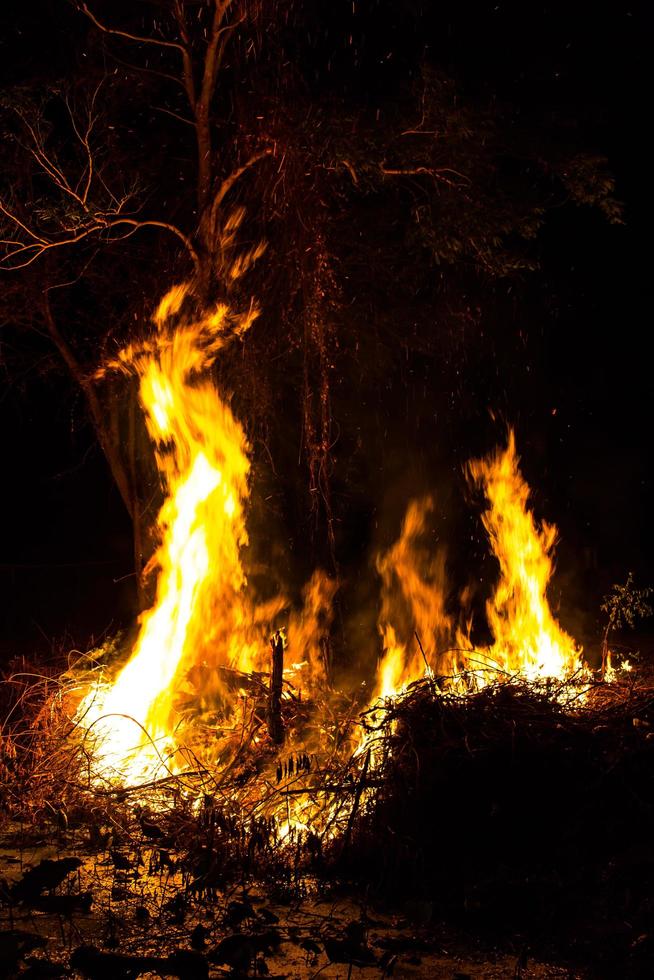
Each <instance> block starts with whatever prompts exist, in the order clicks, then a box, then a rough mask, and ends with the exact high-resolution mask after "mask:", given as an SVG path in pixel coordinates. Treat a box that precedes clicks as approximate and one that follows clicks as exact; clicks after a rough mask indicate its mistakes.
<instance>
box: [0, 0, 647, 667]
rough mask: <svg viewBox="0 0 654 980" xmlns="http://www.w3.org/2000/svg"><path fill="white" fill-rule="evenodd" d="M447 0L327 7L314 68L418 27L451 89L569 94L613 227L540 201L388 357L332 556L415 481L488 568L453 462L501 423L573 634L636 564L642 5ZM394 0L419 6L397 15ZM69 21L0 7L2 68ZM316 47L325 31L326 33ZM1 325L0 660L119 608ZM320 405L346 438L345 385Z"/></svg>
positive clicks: (383, 518) (536, 96)
mask: <svg viewBox="0 0 654 980" xmlns="http://www.w3.org/2000/svg"><path fill="white" fill-rule="evenodd" d="M318 6H319V5H318ZM434 6H435V7H436V6H438V7H439V8H440V5H434ZM455 6H456V10H455V11H452V10H447V11H445V10H444V9H434V10H432V9H431V7H430V5H427V4H423V5H421V4H410V5H408V6H407V4H405V3H404V2H400V0H396V2H395V3H390V2H387V3H369V4H359V3H357V4H355V5H353V6H352V5H351V4H350V3H347V4H344V5H343V10H342V13H343V17H347V18H349V17H350V16H351V20H352V23H351V27H352V30H353V32H354V37H355V42H354V47H355V48H357V46H358V49H359V51H360V59H359V64H358V66H356V65H353V63H352V61H351V59H350V60H348V59H346V58H345V57H343V59H342V64H341V63H340V62H339V59H338V57H337V56H335V68H334V71H335V72H337V73H338V72H341V73H342V76H343V78H347V79H349V81H350V82H351V84H352V86H353V87H354V88H356V86H357V85H358V86H365V85H368V84H373V83H374V84H378V85H380V86H388V85H392V75H391V76H388V77H387V76H384V75H383V72H384V71H387V70H388V71H391V72H392V71H398V72H400V73H401V72H402V71H405V70H409V69H410V68H411V65H412V64H413V63H414V62H415V61H416V59H418V58H419V57H420V56H421V53H422V48H423V46H424V45H427V46H428V47H429V49H430V52H431V57H432V59H433V60H435V61H436V62H437V63H440V64H442V65H443V68H444V69H445V70H446V71H448V72H451V73H453V74H455V75H456V76H457V77H458V78H461V79H462V80H464V82H465V84H466V85H467V86H468V87H469V88H473V89H474V87H475V86H477V87H479V88H480V89H484V90H488V89H491V90H494V91H496V92H497V93H498V95H499V97H501V98H507V99H511V100H513V101H516V102H519V103H520V104H521V105H522V106H523V107H525V111H527V112H528V111H529V108H530V107H532V108H533V110H534V113H536V112H537V110H538V109H539V108H540V107H541V106H542V104H544V103H547V104H553V105H557V106H558V107H559V108H560V109H566V108H567V107H569V108H570V109H571V111H572V110H573V109H574V111H575V113H576V117H577V118H578V119H579V120H580V123H579V126H580V129H581V133H580V135H581V137H582V140H581V142H582V143H586V144H588V145H589V146H592V147H594V148H597V150H598V151H600V152H602V153H604V154H606V156H607V157H608V159H609V161H610V166H611V168H612V170H613V173H614V174H615V177H616V180H617V196H618V198H620V199H621V200H622V201H623V202H624V205H625V212H624V217H625V224H624V226H611V225H609V224H607V223H606V222H605V221H604V220H603V219H602V218H601V216H599V215H597V214H594V213H592V212H590V211H584V210H576V211H571V210H569V209H562V210H561V212H560V213H558V214H554V215H552V216H551V217H550V219H549V221H548V224H547V227H546V230H545V232H544V234H543V235H542V238H541V267H540V269H539V270H538V271H536V272H535V273H533V274H532V275H531V276H530V277H526V278H524V279H523V280H522V281H521V282H520V284H519V287H517V286H516V285H514V284H510V283H506V282H503V283H500V284H498V285H496V286H495V287H494V288H493V289H491V290H486V291H485V293H484V294H483V298H481V299H479V300H478V302H480V303H482V304H483V308H482V310H481V316H480V317H479V323H478V326H476V327H475V328H474V329H471V330H470V331H469V333H466V331H465V330H463V331H462V332H461V333H460V334H458V335H457V336H456V337H453V338H452V341H451V344H450V348H449V349H448V350H446V351H445V353H444V354H443V356H440V357H439V358H438V359H437V360H435V358H434V356H433V355H429V356H424V357H421V356H420V355H418V354H415V353H411V355H410V356H409V355H408V354H407V357H406V359H405V363H404V365H403V366H402V368H401V370H400V369H398V370H397V371H395V372H390V373H389V379H388V393H389V395H388V397H389V401H390V402H392V405H393V410H391V411H389V426H388V427H387V429H386V435H385V437H384V438H383V439H382V440H381V442H380V443H379V444H377V443H376V442H375V440H374V439H372V440H371V441H370V453H371V454H374V453H377V452H378V453H380V454H382V455H383V459H379V465H378V466H377V467H374V466H371V472H372V471H373V470H374V471H375V472H376V478H375V483H376V485H377V487H378V492H377V494H376V496H375V499H370V500H369V501H368V502H365V501H364V502H363V503H362V502H361V500H358V499H356V500H355V499H353V501H352V506H351V508H350V510H349V511H348V504H347V501H345V503H344V504H343V506H342V508H341V510H342V514H343V518H342V521H341V570H342V572H343V574H344V576H345V577H346V578H347V575H348V573H351V574H353V575H354V574H355V573H357V571H360V570H361V569H366V568H368V566H369V562H370V557H371V555H372V552H373V551H374V547H375V545H376V542H377V540H378V538H379V535H381V536H382V537H384V536H385V538H386V539H387V540H388V539H392V537H393V535H394V534H396V533H397V529H398V526H399V516H400V514H401V513H402V511H403V508H404V505H405V503H406V498H407V496H409V495H410V494H411V492H413V490H414V489H419V490H423V489H426V487H427V485H428V484H429V483H430V481H432V480H433V482H435V484H436V485H437V487H438V492H439V500H441V501H443V511H442V515H441V517H442V520H443V523H442V524H441V526H440V532H439V533H440V536H441V537H442V538H444V539H445V540H447V544H448V549H449V551H450V553H451V554H453V555H454V556H455V558H454V564H455V565H456V563H457V560H458V563H459V565H460V566H461V567H463V568H465V569H466V571H465V573H464V572H463V571H461V568H459V570H458V572H456V574H458V576H459V578H460V579H463V578H464V577H465V575H466V574H467V575H468V576H470V577H472V578H475V577H487V576H492V572H493V569H492V567H491V566H490V565H489V564H488V562H487V560H486V559H485V558H484V557H483V555H484V546H483V540H482V535H481V534H480V533H479V525H478V514H477V513H475V512H474V509H473V510H472V511H470V512H469V513H468V508H469V503H470V501H469V500H468V499H467V498H466V499H464V498H465V489H464V484H463V480H462V477H461V466H462V464H463V463H464V462H465V460H466V459H468V458H469V457H470V456H471V455H474V454H477V453H479V452H482V451H485V450H487V449H488V448H489V447H490V446H491V445H492V444H493V442H499V441H501V439H502V438H503V433H504V423H506V422H509V423H511V424H512V425H514V426H515V428H516V433H517V438H518V448H519V451H520V453H521V456H522V457H523V465H524V471H525V475H526V476H527V479H528V481H529V482H530V485H531V486H532V487H533V488H534V491H535V496H534V502H535V507H536V510H537V512H538V514H539V516H543V517H547V518H548V519H549V520H551V521H554V522H555V523H556V524H557V525H558V527H559V531H560V534H561V545H560V548H559V560H558V572H557V577H556V582H555V588H554V589H553V599H554V602H555V604H556V605H557V607H558V606H559V604H560V612H561V615H562V618H563V620H564V622H565V624H566V625H568V626H569V628H571V629H576V630H577V631H578V633H579V634H580V636H579V638H580V639H582V640H584V641H587V640H588V639H589V638H590V639H591V640H592V637H593V634H594V631H595V630H596V619H597V616H598V604H599V600H600V597H601V595H602V594H603V593H604V592H605V591H606V590H607V588H608V587H609V586H610V584H611V583H612V582H614V581H618V580H620V581H622V580H624V578H625V576H626V573H627V572H628V571H629V570H633V571H634V572H635V573H636V575H637V578H638V580H639V582H640V584H649V583H650V582H651V581H652V576H651V567H650V564H651V563H650V558H649V556H650V554H651V549H652V545H653V544H654V541H653V535H652V522H651V516H650V509H651V502H652V499H651V498H652V493H651V491H652V479H651V474H650V445H651V428H652V409H651V404H652V398H651V387H652V386H651V360H650V356H649V355H648V354H647V351H648V349H649V337H648V334H649V332H650V308H651V293H652V286H651V274H650V265H651V247H650V244H649V241H650V235H651V222H652V211H651V203H650V202H651V172H650V171H651V167H650V159H649V157H648V154H647V153H646V151H645V145H646V142H647V140H646V139H645V136H644V134H647V133H648V130H649V128H650V118H651V108H650V101H651V67H650V65H649V54H650V48H651V42H652V32H651V22H650V18H649V14H648V11H647V5H646V4H633V5H629V4H624V3H617V2H615V3H606V4H599V5H598V4H596V3H592V4H591V3H574V4H570V3H565V4H564V3H552V4H547V5H544V4H524V3H494V4H493V3H484V2H482V3H459V4H456V5H455ZM337 7H339V5H338V4H336V3H334V5H333V9H336V8H337ZM409 7H410V8H411V10H413V9H414V8H416V9H417V8H422V14H421V16H420V17H419V18H418V19H417V20H416V19H415V18H414V19H413V20H412V19H411V18H408V17H407V11H408V10H409ZM346 8H347V9H346ZM339 9H340V8H339ZM351 10H352V11H353V12H352V14H351V15H350V11H351ZM317 16H318V17H320V9H318V11H317ZM407 22H409V26H408V27H407V26H406V25H407ZM76 23H77V20H76V15H74V12H72V11H71V10H70V8H69V7H68V6H67V5H66V4H63V3H46V2H43V3H40V4H39V3H28V2H26V3H23V4H20V5H19V4H14V3H7V4H6V5H3V10H2V13H1V14H0V31H1V33H0V61H1V71H2V78H3V84H11V85H14V84H16V82H17V81H20V79H21V78H22V77H23V75H25V76H27V75H29V76H30V77H31V78H33V77H34V75H35V73H37V74H38V72H39V71H40V70H41V67H40V66H42V71H43V77H44V84H47V82H46V81H45V80H46V79H49V78H51V77H52V76H53V74H56V72H57V71H62V72H65V65H66V58H67V57H68V56H69V55H70V51H71V49H72V48H74V47H75V45H76V43H77V41H78V37H77V35H76V33H75V31H76V27H75V24H76ZM415 24H420V29H419V31H418V30H417V28H416V27H415V26H414V25H415ZM342 28H343V24H341V25H340V27H339V30H342ZM82 33H83V32H82V29H81V28H80V35H79V37H81V36H82ZM322 43H323V45H326V46H327V47H328V46H329V44H330V43H331V38H330V34H329V32H328V31H327V32H326V33H325V35H324V38H323V41H322ZM393 44H395V45H396V49H395V50H394V49H393ZM389 45H390V46H389ZM386 48H388V51H389V52H391V55H393V56H391V57H389V58H388V60H387V62H385V56H382V57H380V53H381V52H383V51H385V49H386ZM387 53H388V52H387ZM394 58H395V60H394ZM384 63H389V64H390V65H391V66H392V67H391V68H388V69H387V68H385V67H383V64H384ZM362 65H363V66H362ZM379 65H382V67H378V66H379ZM376 66H377V67H376ZM361 73H362V74H361ZM389 78H390V81H389ZM317 96H318V97H319V93H317ZM93 315H94V311H93V310H92V309H90V310H89V317H92V316H93ZM14 342H15V341H14V340H13V339H9V340H7V339H6V338H5V333H4V332H3V333H2V334H0V345H2V346H0V372H1V375H0V376H1V378H2V389H1V392H0V433H1V439H2V460H3V465H2V511H1V513H2V516H3V525H4V526H3V533H2V538H1V542H2V543H1V546H0V655H1V656H2V658H3V659H6V658H9V657H11V656H14V655H20V654H25V655H27V656H32V655H39V656H43V655H45V654H47V653H48V652H50V651H52V650H53V649H60V648H67V647H71V646H79V647H80V648H83V647H85V646H86V645H87V644H88V643H90V642H92V640H93V639H97V638H98V637H99V636H101V635H102V634H104V633H105V632H107V631H109V632H110V631H112V630H115V629H116V628H118V627H120V626H122V625H127V624H129V623H130V622H131V621H132V619H133V616H134V613H135V599H134V588H133V579H132V578H131V577H130V572H131V567H132V566H131V562H132V552H131V532H130V525H129V521H128V518H127V515H126V513H125V512H124V509H123V506H122V504H121V501H120V499H119V497H118V494H117V492H116V490H115V488H114V486H113V483H112V481H111V478H110V476H109V474H108V471H107V468H106V465H105V462H104V459H103V457H102V454H101V452H100V450H99V449H98V447H97V445H96V443H95V439H94V435H93V430H92V428H91V426H90V425H89V424H88V423H87V422H86V418H85V409H84V405H83V403H82V400H81V398H80V396H79V394H78V393H77V392H76V391H75V390H73V387H72V385H71V384H70V382H69V380H68V378H67V377H66V376H65V375H64V374H63V372H60V373H58V372H56V371H55V372H43V371H42V370H41V364H40V363H39V358H40V357H41V356H42V355H41V354H40V353H39V354H35V357H34V359H33V362H32V363H29V358H28V363H24V362H23V363H22V365H21V367H20V369H17V368H16V367H15V361H14V359H13V358H12V357H11V356H10V355H11V353H12V351H11V350H10V349H9V347H10V346H11V344H13V343H14ZM402 356H403V355H402ZM490 410H492V411H493V412H494V413H495V415H496V419H497V420H496V421H491V420H490V416H489V411H490ZM337 421H338V423H339V425H340V426H341V427H342V428H343V429H345V430H346V435H345V436H344V438H343V445H344V447H345V449H344V451H347V448H346V447H347V430H348V429H349V431H350V433H351V432H352V431H354V430H355V429H356V425H357V404H356V399H355V398H354V399H353V400H352V404H351V405H350V406H349V410H348V411H347V413H343V417H342V418H340V419H338V420H337ZM291 441H296V439H295V434H293V435H292V436H291ZM436 447H437V448H436ZM436 456H438V463H437V464H436V463H434V462H433V461H432V458H435V457H436ZM282 479H283V477H282ZM459 499H461V501H463V503H462V505H461V507H459V509H458V510H457V506H458V505H455V504H454V503H453V501H456V500H459ZM348 513H349V516H348ZM447 520H449V525H448V524H447ZM348 522H349V523H348ZM380 526H383V527H384V531H383V533H382V532H380V530H379V528H380ZM288 535H289V547H293V548H295V549H296V550H297V549H298V548H299V547H301V544H298V539H301V534H300V533H299V531H298V529H297V528H293V527H289V528H288ZM471 539H474V540H472V544H471V543H470V542H471ZM457 556H458V558H457ZM471 563H472V566H471ZM353 605H354V600H350V607H351V608H350V609H349V613H348V616H349V618H350V619H352V616H353V612H352V607H353ZM346 606H347V602H346ZM346 618H347V617H346ZM354 619H356V616H354Z"/></svg>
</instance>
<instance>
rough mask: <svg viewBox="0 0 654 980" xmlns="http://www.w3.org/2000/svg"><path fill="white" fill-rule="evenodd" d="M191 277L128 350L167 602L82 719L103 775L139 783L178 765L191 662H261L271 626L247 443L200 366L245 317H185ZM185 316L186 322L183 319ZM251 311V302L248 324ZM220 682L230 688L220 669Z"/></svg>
mask: <svg viewBox="0 0 654 980" xmlns="http://www.w3.org/2000/svg"><path fill="white" fill-rule="evenodd" d="M187 295H188V287H187V286H176V287H174V288H173V289H172V290H171V291H170V292H169V293H168V294H167V295H166V296H165V297H164V299H163V300H162V301H161V303H160V304H159V307H158V309H157V311H156V313H155V316H154V321H155V324H156V326H157V328H158V330H159V334H158V338H157V342H156V343H155V344H152V343H150V344H148V345H145V346H144V347H143V348H141V349H140V350H134V349H130V350H129V352H128V353H126V352H123V355H122V360H123V362H124V363H125V364H128V365H130V366H131V367H132V368H133V369H135V370H136V371H137V373H138V375H139V378H140V399H141V404H142V406H143V409H144V411H145V415H146V422H147V426H148V430H149V433H150V436H151V437H152V440H153V442H154V444H155V447H156V459H157V465H158V468H159V471H160V474H161V477H162V479H163V482H164V485H165V490H166V500H165V502H164V504H163V506H162V508H161V511H160V513H159V517H158V529H159V532H160V537H161V545H160V547H159V549H158V551H157V553H156V555H155V559H154V563H155V564H156V565H157V566H158V570H159V571H158V578H157V591H156V600H155V603H154V605H153V607H152V608H151V609H150V610H149V611H148V612H146V613H145V614H144V615H143V617H142V620H141V624H140V631H139V636H138V639H137V642H136V645H135V647H134V650H133V651H132V655H131V657H130V659H129V661H128V663H127V664H126V666H125V667H124V669H123V670H122V671H121V673H120V674H119V675H118V676H117V677H116V679H115V681H114V683H113V685H111V687H109V688H108V689H107V688H102V687H100V688H97V689H95V690H93V691H92V692H90V693H89V695H88V697H87V698H86V699H85V701H84V702H83V704H82V705H81V708H80V711H79V713H78V717H80V718H83V720H84V725H85V726H86V727H90V728H91V730H92V731H93V733H94V734H95V735H96V736H97V738H96V749H95V754H96V760H97V761H99V762H101V763H102V767H103V770H104V773H105V774H107V775H115V776H116V777H119V778H120V779H121V780H123V781H127V782H130V783H132V784H133V783H136V782H139V781H142V780H144V779H150V778H153V777H154V776H155V775H156V774H157V773H160V772H161V769H162V766H163V765H164V761H165V764H166V765H167V766H172V767H174V766H175V761H174V759H169V760H167V761H166V757H167V756H169V755H170V754H171V753H174V750H175V745H174V740H173V734H174V728H175V711H174V703H175V698H176V694H177V688H178V687H179V686H180V684H181V682H182V679H183V675H184V672H185V669H186V668H188V667H189V666H190V664H191V662H196V663H197V662H199V661H202V660H203V659H204V660H205V661H207V662H209V663H211V664H212V665H213V666H214V667H219V666H221V665H232V666H235V667H237V668H238V669H240V670H252V669H253V668H254V667H259V668H260V667H261V666H262V663H261V659H262V657H264V656H265V650H266V643H265V627H264V624H263V623H262V622H260V619H261V617H260V616H258V615H257V611H256V609H254V607H253V606H252V604H251V602H250V600H249V599H248V597H247V596H246V593H245V586H246V576H245V573H244V570H243V566H242V563H241V549H242V548H243V546H244V545H246V544H247V541H248V537H247V531H246V528H245V502H246V500H247V497H248V492H249V490H248V473H249V468H250V463H249V459H248V450H249V447H248V444H247V440H246V437H245V433H244V432H243V429H242V427H241V425H240V424H239V422H238V421H237V420H236V419H235V417H234V415H233V414H232V412H231V410H230V408H229V406H228V405H227V404H226V403H225V402H224V401H223V400H222V399H221V398H220V396H219V394H218V392H217V391H216V389H215V388H214V387H213V386H212V385H211V384H210V383H209V382H208V381H200V380H198V379H197V375H198V373H199V372H201V371H202V370H203V369H204V368H206V367H207V366H208V365H209V364H210V363H211V361H212V360H213V358H214V357H215V354H216V352H217V351H218V350H219V349H220V347H221V346H222V345H223V343H224V342H225V333H226V330H227V329H228V327H229V328H230V329H232V330H233V331H234V332H238V330H239V327H240V326H242V323H239V321H238V318H234V317H231V316H230V315H229V311H228V310H227V308H226V307H225V306H224V305H219V306H217V307H216V308H215V309H214V310H212V311H210V312H209V313H208V314H207V315H206V316H204V317H202V318H201V319H199V320H197V321H193V322H181V323H180V322H179V317H180V316H181V310H182V308H183V305H184V302H185V300H186V298H187ZM172 318H175V322H174V323H173V322H172ZM251 320H252V309H250V310H249V311H248V312H247V314H245V321H246V322H247V323H248V324H249V323H250V322H251ZM215 683H216V685H217V686H220V678H219V675H218V674H216V675H215Z"/></svg>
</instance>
